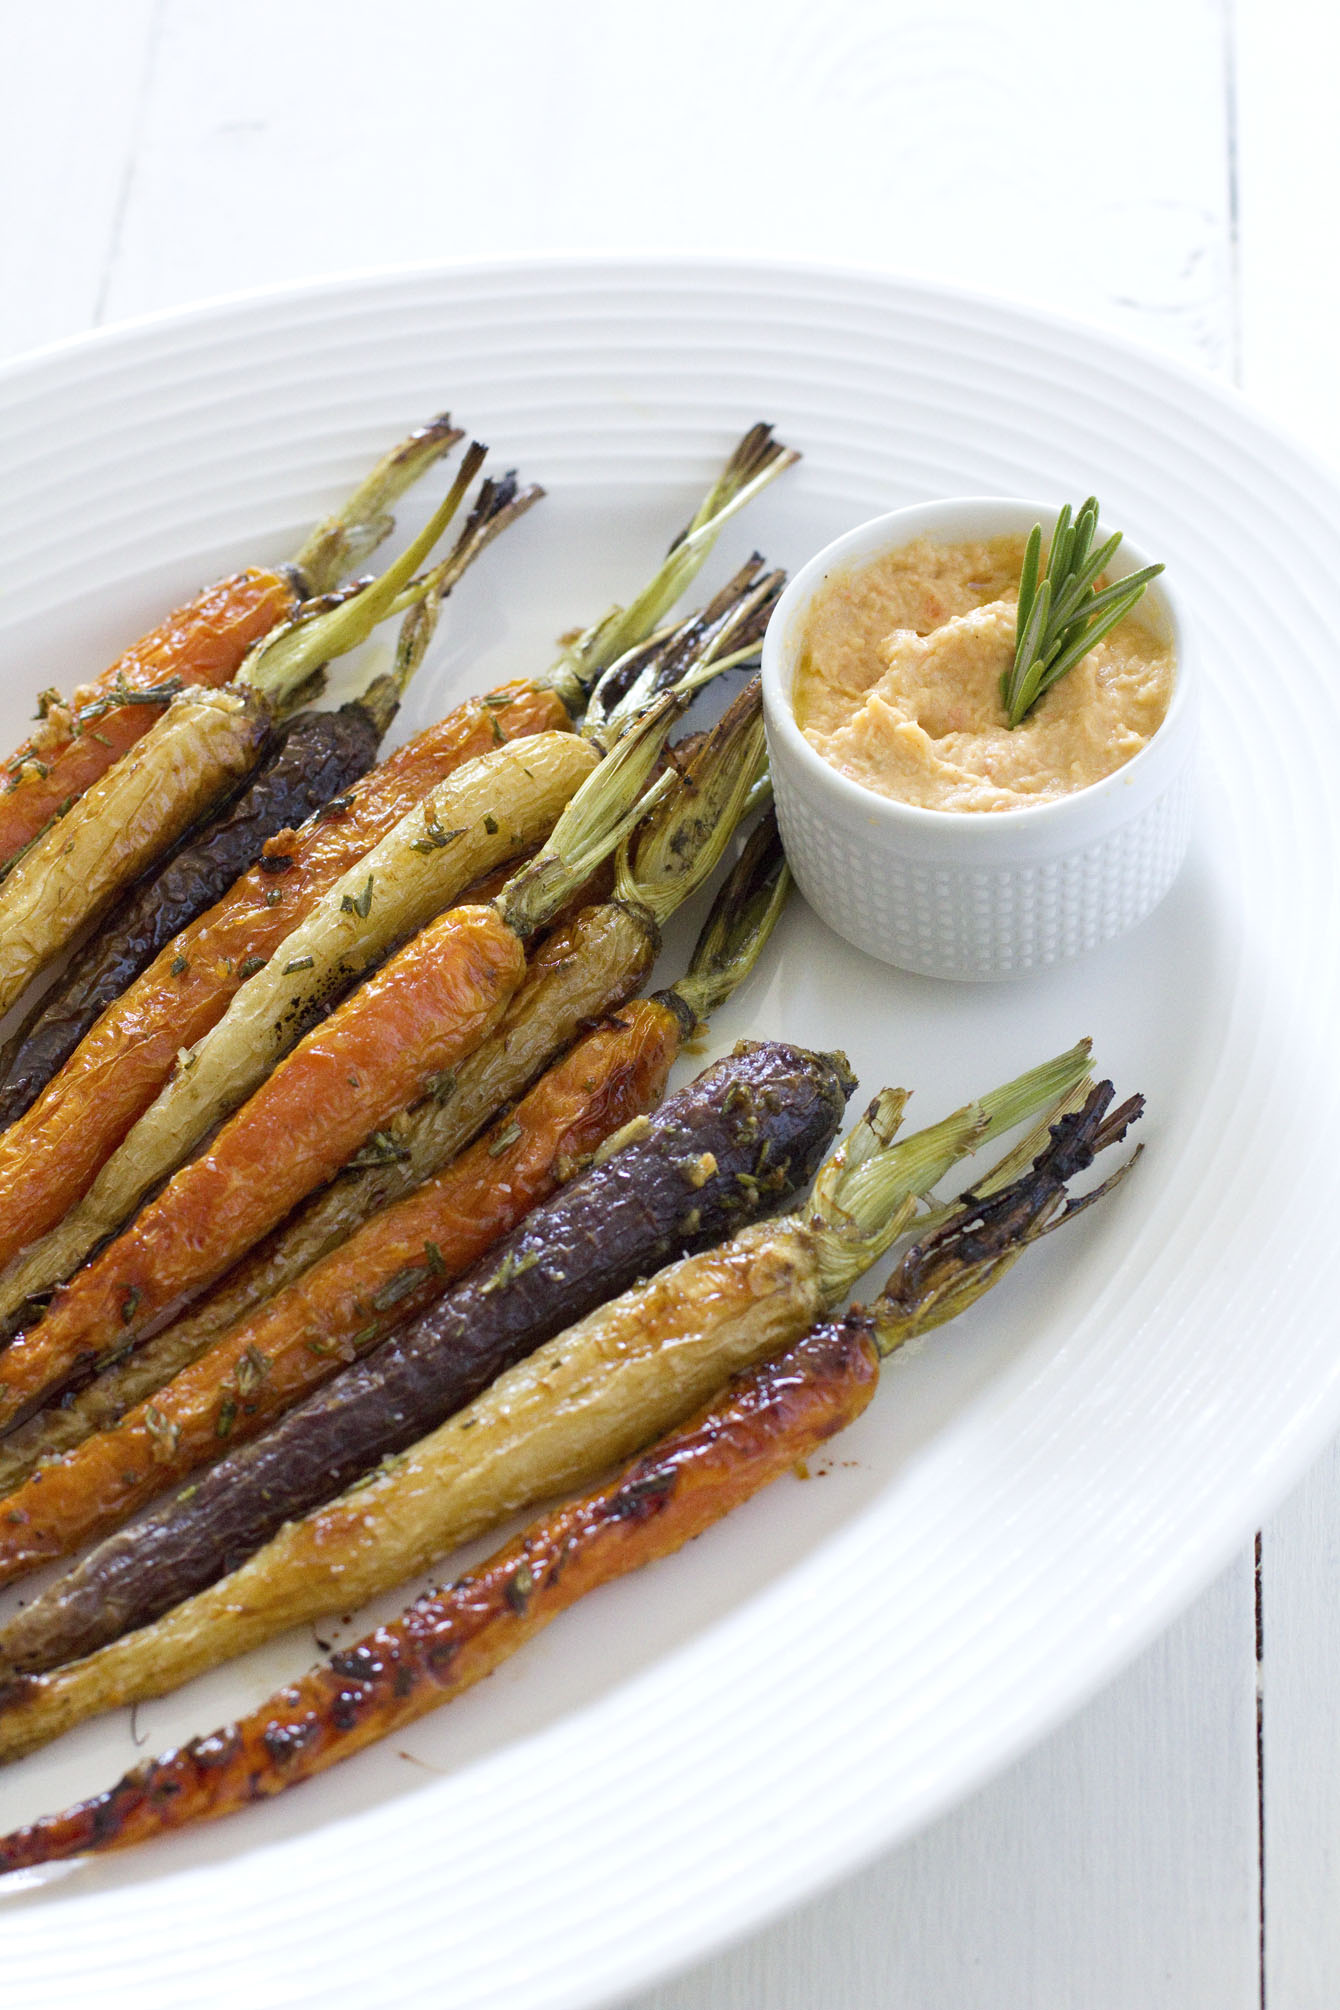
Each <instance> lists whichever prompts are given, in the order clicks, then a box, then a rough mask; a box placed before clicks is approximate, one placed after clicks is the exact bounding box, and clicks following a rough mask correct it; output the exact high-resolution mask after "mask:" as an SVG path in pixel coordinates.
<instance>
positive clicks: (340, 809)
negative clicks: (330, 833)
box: [316, 796, 353, 823]
mask: <svg viewBox="0 0 1340 2010" xmlns="http://www.w3.org/2000/svg"><path fill="white" fill-rule="evenodd" d="M352 801H353V797H352V796H332V797H331V799H330V801H329V802H328V803H322V805H321V807H320V809H319V810H318V811H317V813H316V820H317V822H318V823H325V822H326V820H327V819H328V818H330V817H342V816H343V815H344V813H345V811H346V810H347V809H348V807H349V805H350V803H351V802H352Z"/></svg>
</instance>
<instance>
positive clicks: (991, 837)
mask: <svg viewBox="0 0 1340 2010" xmlns="http://www.w3.org/2000/svg"><path fill="white" fill-rule="evenodd" d="M1056 517H1057V510H1056V508H1055V507H1053V506H1050V505H1046V504H1040V503H1032V502H1021V501H1018V500H1016V499H1013V498H1004V497H995V496H967V497H956V498H954V499H953V500H951V501H946V502H933V503H921V504H918V505H917V506H915V507H914V508H912V509H901V510H894V511H893V512H892V513H891V514H890V515H888V516H882V517H876V518H874V519H873V520H872V521H871V522H870V523H864V524H861V525H860V526H859V528H857V529H856V530H852V531H848V532H847V534H846V536H845V537H840V538H837V539H836V540H835V541H834V542H833V543H832V544H830V545H826V546H825V547H824V549H823V550H822V551H821V552H819V553H818V554H817V555H816V556H815V557H814V558H812V559H811V560H810V562H809V564H808V565H806V566H803V567H802V568H801V570H800V571H799V572H798V573H797V574H796V576H795V578H794V579H793V580H792V581H791V583H790V585H789V586H788V587H787V589H786V591H785V593H784V594H783V595H782V597H781V600H780V601H779V602H778V604H777V608H776V611H775V613H774V614H773V617H772V620H771V622H770V624H769V626H768V632H767V635H766V637H765V639H764V644H763V704H764V716H765V718H766V721H767V732H768V753H769V759H770V762H771V767H772V778H773V787H774V790H775V793H776V800H777V815H778V820H779V822H780V824H781V831H782V839H783V842H784V843H785V845H786V850H787V855H788V857H789V859H790V861H791V866H792V869H793V871H794V873H795V876H796V879H797V881H798V883H799V885H800V889H801V892H802V893H803V894H804V895H805V898H806V899H807V900H808V901H809V903H810V905H811V906H812V907H813V908H814V909H815V910H816V911H817V912H818V913H819V914H820V915H821V916H822V917H823V919H824V920H825V921H826V922H827V923H828V924H829V926H830V927H831V928H834V929H836V931H837V933H838V934H839V935H842V936H845V937H846V939H847V941H848V942H853V943H855V945H856V947H857V948H858V949H863V950H865V951H866V952H867V953H868V954H869V955H871V956H876V957H879V958H880V959H881V960H882V961H883V962H885V963H892V964H895V965H897V966H898V968H899V969H902V970H912V971H917V972H919V973H920V974H921V975H923V976H927V977H961V978H978V979H981V978H1002V977H1019V976H1024V975H1026V974H1027V973H1029V972H1030V971H1036V970H1041V969H1044V968H1046V967H1047V966H1048V965H1049V964H1053V963H1060V962H1064V961H1066V960H1067V959H1068V958H1070V957H1073V956H1078V955H1079V954H1080V953H1081V952H1082V951H1083V950H1086V949H1092V948H1094V947H1096V945H1097V944H1098V943H1100V942H1107V941H1109V940H1110V939H1111V938H1112V937H1113V936H1114V935H1120V934H1121V933H1122V932H1123V930H1125V929H1128V928H1131V927H1133V926H1134V924H1135V923H1136V922H1137V921H1141V920H1143V919H1144V917H1145V915H1147V914H1148V913H1149V912H1150V910H1151V908H1153V907H1154V906H1155V905H1156V904H1157V903H1158V902H1159V901H1160V900H1161V899H1162V898H1163V896H1164V894H1165V893H1166V892H1167V891H1168V888H1169V887H1170V886H1171V885H1172V883H1173V880H1174V878H1175V877H1176V875H1177V870H1178V867H1179V866H1180V865H1181V863H1182V859H1183V856H1184V855H1185V852H1186V846H1187V839H1188V837H1189V835H1190V828H1191V770H1192V762H1193V755H1194V752H1195V743H1196V700H1197V692H1196V678H1195V666H1194V663H1193V662H1192V660H1191V652H1190V637H1189V636H1188V634H1187V632H1186V630H1185V627H1184V626H1183V624H1182V623H1181V622H1180V621H1179V619H1178V615H1177V609H1176V605H1175V600H1174V596H1173V595H1172V594H1171V593H1169V592H1168V590H1167V589H1166V587H1165V585H1164V577H1163V576H1160V577H1159V578H1158V579H1156V580H1154V581H1153V582H1152V583H1151V585H1150V586H1149V587H1148V589H1147V590H1146V593H1145V597H1144V600H1143V601H1142V603H1141V611H1140V619H1142V620H1144V621H1146V622H1148V623H1149V624H1150V626H1151V627H1152V628H1153V629H1154V630H1155V632H1156V633H1157V634H1158V635H1159V638H1160V640H1166V641H1169V642H1171V643H1172V646H1173V649H1174V651H1175V655H1176V660H1177V679H1176V684H1175V686H1174V690H1173V697H1172V702H1171V703H1170V705H1169V707H1168V712H1167V715H1166V717H1165V719H1164V721H1163V724H1162V725H1161V726H1160V727H1159V729H1158V731H1157V732H1156V733H1155V734H1154V736H1153V738H1152V739H1151V740H1150V741H1149V743H1148V744H1147V745H1146V746H1145V747H1143V748H1142V749H1141V750H1140V752H1139V753H1138V754H1137V755H1136V756H1135V757H1134V759H1133V760H1130V761H1128V762H1127V763H1126V765H1125V766H1124V767H1122V768H1118V769H1117V771H1116V773H1115V774H1112V775H1109V776H1108V777H1107V778H1106V779H1105V780H1104V781H1101V782H1095V783H1093V784H1092V785H1091V786H1090V787H1088V788H1086V789H1078V790H1076V791H1075V793H1074V794H1073V795H1070V796H1062V797H1058V798H1056V799H1054V800H1052V801H1048V802H1043V803H1038V804H1036V805H1032V806H1030V807H1028V808H1025V809H1016V810H992V811H981V812H975V811H963V812H960V811H949V810H928V809H921V808H919V807H916V806H914V805H913V804H910V803H897V802H890V801H889V800H887V799H886V798H885V797H883V796H878V795H875V794H874V793H873V792H872V791H871V790H869V789H867V788H863V787H862V786H861V784H860V783H859V782H854V781H851V780H849V779H848V777H847V776H845V775H841V774H839V773H838V771H837V769H836V768H834V767H831V766H830V765H829V763H828V762H827V761H825V760H824V759H823V757H822V755H820V754H819V753H817V752H816V750H815V749H814V748H813V747H812V746H811V745H810V743H809V741H808V740H807V739H806V738H805V736H804V734H803V733H802V732H801V730H800V728H799V727H798V726H797V724H796V720H795V711H794V707H793V702H792V690H793V684H794V679H795V671H796V663H797V657H798V653H799V650H798V645H799V640H800V637H801V634H802V631H803V628H804V624H805V617H806V614H807V612H808V609H809V605H810V602H811V600H812V599H813V597H814V595H815V594H816V593H817V592H818V590H819V588H820V587H822V586H823V585H824V583H825V582H826V581H827V580H828V579H830V578H831V577H832V576H833V574H834V573H835V572H850V571H854V570H856V569H858V568H859V567H860V566H862V565H863V564H867V563H869V562H870V561H871V560H872V559H875V558H878V557H880V556H881V555H882V554H883V553H884V552H887V551H893V550H896V549H897V548H898V547H899V546H900V545H904V544H909V543H911V541H912V540H913V539H914V538H918V537H931V538H934V539H937V540H939V541H941V542H943V543H952V542H955V541H957V540H959V539H966V538H985V537H1000V536H1004V535H1007V534H1009V533H1011V532H1017V533H1020V534H1025V535H1026V534H1027V532H1028V531H1029V530H1031V528H1032V526H1033V525H1034V524H1035V523H1041V525H1042V527H1043V532H1044V535H1045V534H1047V533H1048V532H1050V531H1051V529H1052V528H1053V527H1054V525H1055V522H1056ZM1108 535H1109V528H1108V527H1107V526H1101V527H1100V528H1099V531H1098V538H1099V540H1102V539H1104V538H1106V537H1107V536H1108ZM1148 563H1149V560H1147V559H1146V558H1145V557H1144V556H1143V554H1142V553H1140V552H1138V551H1137V550H1136V549H1135V548H1134V547H1133V546H1131V545H1130V544H1129V543H1127V542H1126V540H1125V539H1123V541H1122V544H1121V548H1120V550H1119V551H1118V554H1117V563H1116V566H1115V567H1114V569H1113V570H1114V576H1118V577H1120V576H1124V574H1125V573H1127V572H1134V571H1136V570H1137V569H1138V568H1139V567H1140V566H1142V565H1145V564H1148Z"/></svg>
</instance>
